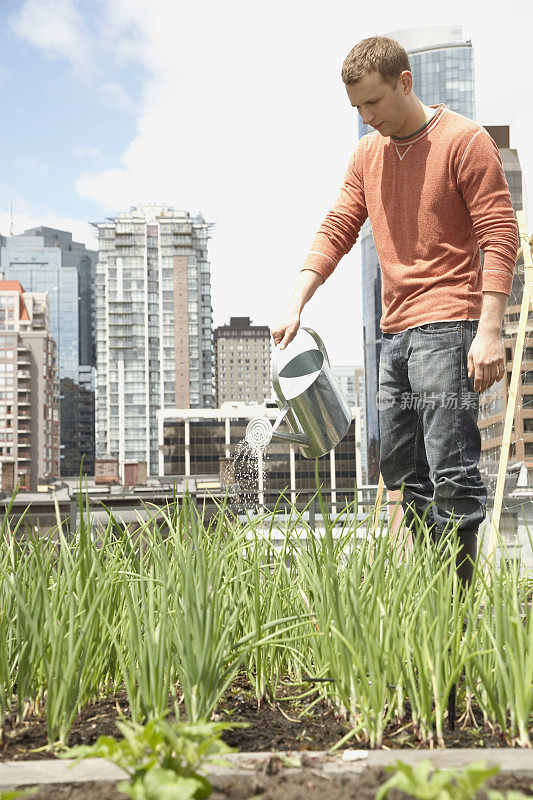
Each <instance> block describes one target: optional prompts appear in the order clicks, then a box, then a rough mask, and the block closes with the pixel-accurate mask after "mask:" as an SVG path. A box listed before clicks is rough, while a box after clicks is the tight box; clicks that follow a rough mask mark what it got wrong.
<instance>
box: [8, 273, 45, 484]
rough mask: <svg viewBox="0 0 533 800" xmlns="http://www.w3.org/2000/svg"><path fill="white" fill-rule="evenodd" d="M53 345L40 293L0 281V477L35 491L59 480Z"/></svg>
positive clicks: (13, 282) (9, 482)
mask: <svg viewBox="0 0 533 800" xmlns="http://www.w3.org/2000/svg"><path fill="white" fill-rule="evenodd" d="M58 395H59V390H58V380H57V363H56V345H55V342H54V340H53V338H52V336H51V334H50V331H49V311H48V297H47V295H46V293H40V292H25V291H24V289H23V288H22V286H21V284H20V282H19V281H6V280H0V475H1V487H2V490H3V491H12V490H13V489H14V488H15V487H16V486H17V484H20V488H21V489H22V490H31V491H35V490H36V488H37V484H38V481H39V480H44V481H48V480H52V479H53V478H56V477H57V476H58V475H59V410H58Z"/></svg>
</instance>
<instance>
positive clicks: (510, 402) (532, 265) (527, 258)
mask: <svg viewBox="0 0 533 800" xmlns="http://www.w3.org/2000/svg"><path fill="white" fill-rule="evenodd" d="M516 217H517V220H518V231H519V234H520V241H521V242H522V247H521V251H520V252H519V253H518V257H517V259H518V258H519V257H520V255H521V254H523V256H524V275H525V279H526V285H525V287H524V294H523V296H522V307H521V309H520V320H519V322H518V332H517V335H516V346H515V351H514V359H513V369H512V372H511V384H510V386H509V397H508V399H507V410H506V413H505V424H504V428H503V438H502V449H501V452H500V463H499V466H498V480H497V482H496V492H495V495H494V508H493V510H492V526H491V531H490V538H489V545H488V564H490V565H492V561H493V558H494V553H495V551H496V541H497V535H498V530H499V525H500V518H501V512H502V502H503V490H504V488H505V475H506V473H507V463H508V461H509V445H510V443H511V432H512V427H513V419H514V413H515V408H516V400H517V396H518V393H517V389H518V379H519V378H520V366H521V363H522V354H523V352H524V342H525V338H526V326H527V318H528V314H529V309H530V306H531V303H532V301H533V260H532V258H531V244H530V240H529V237H528V234H527V229H526V217H525V214H524V212H523V211H517V212H516Z"/></svg>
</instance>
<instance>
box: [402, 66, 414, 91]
mask: <svg viewBox="0 0 533 800" xmlns="http://www.w3.org/2000/svg"><path fill="white" fill-rule="evenodd" d="M400 82H401V86H402V87H403V93H404V94H409V92H410V91H411V90H412V88H413V73H412V72H409V70H408V69H404V71H403V72H401V73H400Z"/></svg>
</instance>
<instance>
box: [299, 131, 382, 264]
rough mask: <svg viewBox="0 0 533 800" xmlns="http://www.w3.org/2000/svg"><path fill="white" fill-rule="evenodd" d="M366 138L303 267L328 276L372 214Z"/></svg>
mask: <svg viewBox="0 0 533 800" xmlns="http://www.w3.org/2000/svg"><path fill="white" fill-rule="evenodd" d="M363 139H364V137H363ZM363 139H361V140H360V141H359V144H358V146H357V148H356V150H355V152H354V153H353V155H352V157H351V159H350V162H349V164H348V169H347V170H346V175H345V176H344V183H343V184H342V187H341V190H340V194H339V196H338V198H337V201H336V203H335V205H334V206H333V208H332V209H331V211H330V212H329V214H328V215H327V216H326V218H325V220H324V222H323V223H322V225H321V226H320V228H319V230H318V232H317V234H316V236H315V238H314V239H313V242H312V244H311V249H310V250H309V253H308V255H307V258H306V259H305V262H304V265H303V267H302V270H304V269H312V270H314V271H315V272H318V273H320V275H322V277H323V278H324V279H326V278H329V276H330V275H331V273H332V272H333V270H334V269H335V267H336V266H337V264H338V263H339V261H340V259H341V258H342V256H344V255H346V253H348V252H349V251H350V250H351V249H352V247H353V245H354V244H355V242H356V240H357V237H358V235H359V231H360V230H361V226H362V225H363V223H364V221H365V220H366V218H367V216H368V212H367V208H366V202H365V190H364V185H363V174H362V159H363V147H364V145H363Z"/></svg>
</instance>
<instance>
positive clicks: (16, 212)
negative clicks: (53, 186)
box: [0, 183, 98, 250]
mask: <svg viewBox="0 0 533 800" xmlns="http://www.w3.org/2000/svg"><path fill="white" fill-rule="evenodd" d="M10 202H11V203H12V214H13V233H14V234H15V235H16V234H20V233H23V231H25V230H27V229H28V228H37V227H39V226H41V225H45V226H47V227H50V228H58V229H59V230H64V231H70V232H71V233H72V235H73V238H74V240H75V241H77V242H82V243H83V244H85V246H86V247H88V248H89V249H90V250H96V249H98V243H97V238H96V232H95V228H94V227H93V226H92V225H89V224H88V223H87V222H84V221H83V220H79V219H72V218H70V217H66V216H63V215H62V214H56V213H54V212H53V211H51V210H50V209H49V208H47V207H46V206H44V205H42V204H34V203H30V202H28V201H27V200H26V198H24V197H22V196H21V195H19V194H18V193H17V192H16V191H15V190H14V189H13V187H12V186H7V185H6V184H2V183H0V234H2V235H3V236H8V235H9V232H10V230H11V227H10V225H11V219H10V216H9V203H10Z"/></svg>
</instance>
